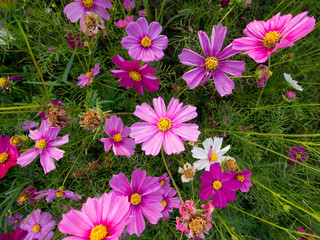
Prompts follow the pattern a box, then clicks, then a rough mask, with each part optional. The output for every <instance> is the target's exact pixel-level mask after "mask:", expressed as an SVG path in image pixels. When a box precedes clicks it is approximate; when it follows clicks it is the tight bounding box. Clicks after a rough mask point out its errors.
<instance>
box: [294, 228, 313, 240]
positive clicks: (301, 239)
mask: <svg viewBox="0 0 320 240" xmlns="http://www.w3.org/2000/svg"><path fill="white" fill-rule="evenodd" d="M308 230H309V232H310V233H312V234H313V235H315V233H314V232H313V231H312V230H311V229H308ZM298 232H302V233H306V231H305V230H303V228H302V227H300V226H298ZM299 240H317V238H313V237H309V236H306V237H301V236H299Z"/></svg>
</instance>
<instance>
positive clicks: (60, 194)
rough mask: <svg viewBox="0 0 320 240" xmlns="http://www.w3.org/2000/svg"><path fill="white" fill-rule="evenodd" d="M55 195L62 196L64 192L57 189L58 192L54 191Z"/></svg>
mask: <svg viewBox="0 0 320 240" xmlns="http://www.w3.org/2000/svg"><path fill="white" fill-rule="evenodd" d="M56 195H57V197H62V196H63V195H64V192H60V191H58V192H56Z"/></svg>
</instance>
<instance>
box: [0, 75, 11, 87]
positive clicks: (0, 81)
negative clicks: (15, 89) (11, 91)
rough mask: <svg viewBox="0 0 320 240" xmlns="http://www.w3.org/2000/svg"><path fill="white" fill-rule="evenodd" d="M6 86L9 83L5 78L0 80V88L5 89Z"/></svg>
mask: <svg viewBox="0 0 320 240" xmlns="http://www.w3.org/2000/svg"><path fill="white" fill-rule="evenodd" d="M8 85H9V81H8V80H7V79H6V78H4V77H2V78H0V87H7V86H8Z"/></svg>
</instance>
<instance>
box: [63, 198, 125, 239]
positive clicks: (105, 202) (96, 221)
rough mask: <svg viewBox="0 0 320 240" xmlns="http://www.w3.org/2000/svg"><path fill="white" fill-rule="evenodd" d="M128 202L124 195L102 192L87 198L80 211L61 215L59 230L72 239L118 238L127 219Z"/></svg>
mask: <svg viewBox="0 0 320 240" xmlns="http://www.w3.org/2000/svg"><path fill="white" fill-rule="evenodd" d="M128 210H129V203H128V199H127V198H126V197H121V196H117V195H115V194H113V193H108V194H106V193H104V194H103V195H102V196H101V197H100V198H99V199H98V198H88V200H87V202H86V203H85V204H83V205H82V208H81V211H78V210H74V209H72V210H70V211H69V212H68V213H66V214H63V215H62V221H61V222H60V223H59V224H58V228H59V230H60V232H62V233H65V234H69V235H72V237H67V238H64V239H65V240H67V239H70V240H71V239H73V240H84V239H86V240H89V239H104V240H112V239H118V237H119V236H120V235H121V233H122V232H123V229H124V227H125V226H126V224H127V221H128Z"/></svg>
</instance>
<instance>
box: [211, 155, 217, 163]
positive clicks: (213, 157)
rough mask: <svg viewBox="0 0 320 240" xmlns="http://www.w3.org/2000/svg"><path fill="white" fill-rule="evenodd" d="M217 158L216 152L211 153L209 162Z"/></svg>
mask: <svg viewBox="0 0 320 240" xmlns="http://www.w3.org/2000/svg"><path fill="white" fill-rule="evenodd" d="M217 159H218V155H217V154H216V153H212V154H211V158H210V160H211V162H215V161H217Z"/></svg>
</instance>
